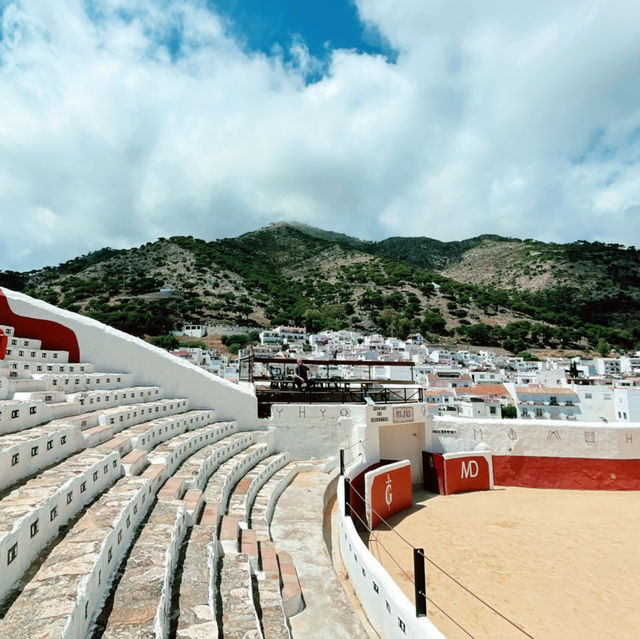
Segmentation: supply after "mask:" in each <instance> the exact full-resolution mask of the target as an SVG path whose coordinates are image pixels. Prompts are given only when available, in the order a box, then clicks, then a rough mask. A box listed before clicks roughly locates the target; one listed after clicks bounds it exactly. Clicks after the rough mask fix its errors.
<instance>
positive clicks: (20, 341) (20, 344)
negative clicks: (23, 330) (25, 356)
mask: <svg viewBox="0 0 640 639" xmlns="http://www.w3.org/2000/svg"><path fill="white" fill-rule="evenodd" d="M41 346H42V342H41V341H40V340H39V339H33V338H31V337H16V336H15V335H13V336H12V337H10V338H9V341H8V343H7V348H33V349H35V350H39V349H40V347H41Z"/></svg>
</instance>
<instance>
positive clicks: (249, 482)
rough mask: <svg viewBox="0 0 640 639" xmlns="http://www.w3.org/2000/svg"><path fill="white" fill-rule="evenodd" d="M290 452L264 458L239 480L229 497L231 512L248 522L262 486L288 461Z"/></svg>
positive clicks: (229, 509)
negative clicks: (249, 514)
mask: <svg viewBox="0 0 640 639" xmlns="http://www.w3.org/2000/svg"><path fill="white" fill-rule="evenodd" d="M288 459H289V455H288V453H277V454H275V455H270V456H269V457H267V458H266V459H263V460H262V461H261V462H260V463H259V464H257V465H256V466H254V468H252V469H251V470H250V471H249V472H248V473H246V474H245V475H244V477H243V478H242V479H241V480H240V481H239V482H238V484H237V485H236V487H235V488H234V490H233V493H232V494H231V497H230V499H229V508H228V511H229V514H230V515H235V516H236V517H239V518H240V519H241V521H242V522H244V523H247V519H248V517H247V515H248V513H249V511H250V509H251V506H252V504H253V499H254V497H255V496H256V494H257V493H258V491H259V490H260V488H261V486H262V485H263V484H264V483H265V482H266V481H267V480H268V479H269V477H271V476H272V475H273V474H274V473H275V472H276V471H277V470H279V469H280V468H282V467H283V466H284V465H285V464H286V463H287V461H288Z"/></svg>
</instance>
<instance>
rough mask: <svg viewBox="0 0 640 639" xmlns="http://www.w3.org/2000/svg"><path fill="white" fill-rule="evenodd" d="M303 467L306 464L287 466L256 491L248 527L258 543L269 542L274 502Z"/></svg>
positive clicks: (292, 463) (298, 463) (297, 463)
mask: <svg viewBox="0 0 640 639" xmlns="http://www.w3.org/2000/svg"><path fill="white" fill-rule="evenodd" d="M305 467H306V464H304V463H303V464H301V463H300V462H291V463H289V464H287V465H286V466H284V467H283V468H281V469H280V470H278V471H277V472H276V473H274V474H273V476H272V477H271V478H270V479H269V480H268V481H267V482H265V484H264V485H263V486H262V487H261V488H260V490H259V491H258V493H257V495H256V497H255V499H254V500H253V504H252V507H251V510H250V515H249V525H250V527H251V528H252V529H254V530H255V531H256V534H257V536H258V541H260V542H264V541H271V533H270V532H269V528H270V526H271V519H272V518H273V510H274V508H275V504H276V501H277V500H278V497H280V495H281V494H282V493H283V492H284V490H285V488H286V487H287V486H288V485H289V484H290V483H291V481H292V480H293V478H294V477H295V476H296V475H297V474H298V472H300V470H302V469H304V468H305Z"/></svg>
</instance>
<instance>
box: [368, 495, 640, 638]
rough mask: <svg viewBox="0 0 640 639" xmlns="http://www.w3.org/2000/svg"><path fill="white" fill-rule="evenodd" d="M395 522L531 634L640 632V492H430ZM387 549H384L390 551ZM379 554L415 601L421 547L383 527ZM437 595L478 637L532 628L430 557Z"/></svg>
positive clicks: (439, 621) (440, 619) (434, 617)
mask: <svg viewBox="0 0 640 639" xmlns="http://www.w3.org/2000/svg"><path fill="white" fill-rule="evenodd" d="M414 504H416V505H415V506H414V508H413V509H412V510H411V511H406V512H405V513H400V514H398V515H395V516H394V517H392V518H391V519H390V520H389V521H390V523H391V524H392V525H393V526H394V529H395V530H396V531H397V532H399V533H400V534H401V535H402V536H403V537H405V538H406V539H407V540H408V541H409V542H411V543H412V544H413V545H414V546H417V547H423V548H424V550H425V554H426V555H427V556H428V557H429V558H430V559H432V560H433V561H434V562H436V563H437V564H438V565H439V566H440V567H442V568H444V569H445V570H446V571H447V572H448V573H449V574H450V575H452V576H453V577H455V579H457V580H458V581H459V582H460V583H462V584H463V585H464V586H466V587H467V588H468V589H469V590H471V591H472V592H473V593H475V594H476V595H478V596H479V597H481V598H482V599H483V600H485V601H486V602H487V603H489V604H491V606H493V607H494V608H495V609H497V610H498V611H499V612H501V613H502V614H503V615H504V616H506V617H508V618H509V619H510V620H512V621H513V622H515V623H516V624H517V625H518V626H520V627H521V628H522V629H523V630H525V631H526V632H527V633H528V634H529V635H530V636H533V637H535V638H536V639H540V638H544V639H549V638H556V637H557V638H562V639H569V638H576V639H578V638H579V639H590V638H594V639H595V638H598V639H602V638H605V637H616V638H620V639H622V638H627V637H628V638H636V637H640V605H639V604H638V602H639V601H640V492H626V491H625V492H622V491H621V492H613V491H573V490H535V489H529V488H501V487H498V488H496V490H494V491H490V492H489V491H487V492H475V493H466V494H459V495H449V496H438V497H434V498H430V494H429V493H426V492H425V491H416V492H415V493H414ZM382 546H384V548H382ZM369 547H370V549H371V551H372V553H373V554H374V555H375V556H376V557H377V558H378V559H379V560H380V561H381V562H382V564H383V565H384V566H385V568H386V569H387V571H388V572H389V573H390V574H391V576H392V577H393V578H394V579H395V580H396V582H397V583H398V584H399V585H400V586H401V588H402V589H403V590H404V592H405V593H406V594H407V596H408V597H409V598H410V599H411V600H413V585H412V584H411V582H410V581H409V580H408V579H407V577H406V576H405V575H404V574H403V573H402V572H401V570H400V569H399V568H398V566H397V565H396V564H395V563H394V561H393V560H392V559H391V558H390V557H389V553H391V555H393V557H394V559H396V560H397V561H398V562H399V563H400V564H401V565H402V567H403V568H404V569H405V570H406V571H407V572H408V573H409V574H410V575H412V573H413V558H412V553H411V550H410V549H409V548H408V547H407V545H406V544H405V542H403V541H402V540H401V539H400V538H399V537H398V535H396V534H395V533H394V532H392V531H390V530H388V529H385V527H384V525H382V526H379V527H378V529H377V530H375V531H374V532H373V533H372V535H371V539H370V543H369ZM426 568H427V595H428V597H429V598H430V599H432V600H433V602H434V603H435V604H438V606H440V607H441V608H442V609H444V611H445V612H446V613H447V614H448V615H450V616H451V617H453V619H455V620H456V621H457V622H458V623H459V624H460V625H461V626H463V627H464V628H465V629H466V630H467V631H468V633H469V634H470V635H472V636H473V637H475V638H476V639H481V638H487V639H489V638H490V639H502V638H505V639H510V638H511V637H513V638H518V637H520V638H522V637H526V635H525V634H523V633H522V632H520V631H519V630H517V629H515V628H514V627H513V626H511V625H510V624H509V623H508V622H506V621H504V620H503V619H501V618H500V617H499V616H498V615H496V614H495V613H493V612H492V611H491V610H489V609H488V608H487V607H486V606H484V605H482V604H481V603H479V602H478V601H477V600H476V599H475V598H474V597H472V596H471V595H469V594H467V593H466V592H465V591H464V590H463V589H462V588H460V587H459V586H458V585H456V584H455V583H453V582H452V581H451V579H449V578H448V577H446V576H445V575H444V574H443V573H442V572H440V571H439V570H437V569H436V568H434V567H433V566H432V565H430V564H429V563H428V562H427V564H426ZM427 606H428V616H429V618H430V619H431V621H433V623H434V624H435V625H436V626H437V627H438V628H439V629H440V630H441V632H443V633H444V634H445V635H446V636H447V637H448V638H449V639H457V638H458V637H468V636H469V635H468V634H465V633H464V632H463V631H462V630H460V629H459V628H457V627H456V626H455V625H454V624H453V623H452V622H451V621H449V620H448V619H447V618H446V617H445V616H444V615H443V614H442V613H441V612H439V611H438V610H437V609H436V607H435V606H434V605H432V604H429V603H428V604H427Z"/></svg>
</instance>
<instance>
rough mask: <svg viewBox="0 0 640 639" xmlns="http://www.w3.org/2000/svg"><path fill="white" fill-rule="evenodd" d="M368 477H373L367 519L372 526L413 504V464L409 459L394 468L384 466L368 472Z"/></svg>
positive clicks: (369, 490)
mask: <svg viewBox="0 0 640 639" xmlns="http://www.w3.org/2000/svg"><path fill="white" fill-rule="evenodd" d="M393 465H394V466H395V464H393ZM367 477H371V480H370V482H371V487H370V488H369V489H368V492H369V494H368V495H367V501H368V503H369V504H370V508H368V509H367V510H368V512H367V519H368V521H369V525H370V526H371V528H375V527H376V526H377V525H378V524H380V523H381V522H382V521H383V519H388V518H389V517H391V516H392V515H395V514H396V513H399V512H401V511H403V510H406V509H407V508H411V506H413V492H412V489H411V464H410V463H409V462H408V461H407V462H406V463H404V465H402V466H401V467H399V468H394V469H392V470H386V469H385V467H384V466H382V467H381V468H378V469H377V470H374V471H372V473H367ZM365 481H366V479H365Z"/></svg>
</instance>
